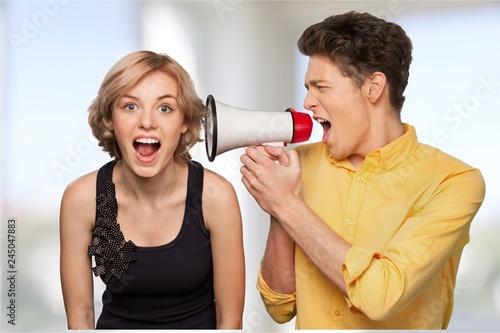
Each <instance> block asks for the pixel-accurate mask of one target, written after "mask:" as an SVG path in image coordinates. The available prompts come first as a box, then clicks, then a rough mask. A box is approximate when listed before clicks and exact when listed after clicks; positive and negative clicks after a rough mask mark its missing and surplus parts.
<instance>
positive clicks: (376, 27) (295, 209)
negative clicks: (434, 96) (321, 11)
mask: <svg viewBox="0 0 500 333" xmlns="http://www.w3.org/2000/svg"><path fill="white" fill-rule="evenodd" d="M298 46H299V49H300V51H301V52H302V53H303V54H305V55H306V56H309V65H308V69H307V73H306V77H305V86H306V88H307V90H308V93H307V95H306V98H305V100H304V107H305V108H306V109H308V110H310V111H312V112H313V117H314V119H315V120H317V121H318V122H319V123H320V124H321V125H322V126H323V130H324V133H323V137H322V142H317V143H311V144H306V145H303V146H300V147H297V148H296V149H295V150H290V151H288V152H285V151H284V150H283V148H281V147H270V146H264V147H256V148H248V149H247V151H246V154H244V155H242V156H241V161H242V163H243V166H242V168H241V173H242V176H243V177H242V181H243V183H244V185H245V186H246V188H247V189H248V191H249V192H250V193H251V194H252V195H253V196H254V197H255V199H256V201H257V202H258V203H259V205H260V206H261V207H262V209H264V210H265V211H266V212H267V213H269V214H270V215H271V224H270V229H269V235H268V240H267V245H266V249H265V253H264V257H263V260H262V264H261V268H260V271H259V276H258V282H257V288H258V290H259V291H260V293H261V296H262V298H263V300H264V304H265V306H266V308H267V311H268V312H269V314H270V315H271V316H272V317H273V319H274V320H275V321H277V322H280V323H283V322H287V321H289V320H291V319H292V318H293V317H295V316H296V324H295V325H296V328H298V329H316V328H318V329H344V328H353V329H368V328H370V329H443V328H446V327H447V326H448V323H449V321H450V317H451V314H452V308H453V290H454V287H455V280H456V274H457V269H458V265H459V261H460V257H461V254H462V250H463V248H464V246H465V244H466V243H468V241H469V227H470V224H471V221H472V219H473V218H474V216H475V214H476V212H477V211H478V209H479V207H480V206H481V204H482V201H483V198H484V194H485V184H484V180H483V177H482V175H481V173H480V171H479V170H477V169H475V168H472V167H470V166H468V165H467V164H465V163H463V162H461V161H459V160H458V159H456V158H454V157H452V156H450V155H447V154H446V153H444V152H442V151H440V150H438V149H436V148H433V147H430V146H427V145H425V144H422V143H419V142H418V140H417V136H416V131H415V129H414V128H413V127H412V126H411V125H409V124H405V123H402V122H401V118H400V112H401V109H402V106H403V102H404V96H403V92H404V90H405V88H406V85H407V82H408V76H409V66H410V62H411V59H412V56H411V51H412V44H411V41H410V39H409V38H408V37H407V36H406V34H405V32H404V31H403V29H402V28H401V27H400V26H398V25H396V24H394V23H390V22H386V21H384V20H381V19H378V18H376V17H374V16H372V15H369V14H363V13H356V12H349V13H346V14H343V15H336V16H331V17H329V18H327V19H325V20H324V21H323V22H320V23H318V24H314V25H312V26H311V27H309V28H308V29H306V30H305V32H304V33H303V35H302V36H301V37H300V39H299V42H298Z"/></svg>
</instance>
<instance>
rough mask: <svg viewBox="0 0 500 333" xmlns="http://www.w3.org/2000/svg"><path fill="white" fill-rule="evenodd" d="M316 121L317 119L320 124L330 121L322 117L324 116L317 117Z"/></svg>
mask: <svg viewBox="0 0 500 333" xmlns="http://www.w3.org/2000/svg"><path fill="white" fill-rule="evenodd" d="M316 121H317V122H318V123H320V124H321V123H327V122H328V120H326V119H322V118H318V119H316Z"/></svg>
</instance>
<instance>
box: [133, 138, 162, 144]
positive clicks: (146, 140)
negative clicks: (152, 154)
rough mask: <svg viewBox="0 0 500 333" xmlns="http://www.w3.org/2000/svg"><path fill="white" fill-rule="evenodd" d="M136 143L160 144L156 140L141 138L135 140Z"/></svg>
mask: <svg viewBox="0 0 500 333" xmlns="http://www.w3.org/2000/svg"><path fill="white" fill-rule="evenodd" d="M135 142H139V143H148V144H153V143H158V140H155V139H153V138H139V139H137V140H135Z"/></svg>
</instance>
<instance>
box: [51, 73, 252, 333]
mask: <svg viewBox="0 0 500 333" xmlns="http://www.w3.org/2000/svg"><path fill="white" fill-rule="evenodd" d="M178 95H179V94H178V87H177V83H176V81H175V80H174V79H172V78H171V77H170V76H169V75H168V74H166V73H164V72H161V71H155V72H153V73H151V74H148V75H147V76H146V77H144V78H143V79H142V80H141V81H139V82H138V83H137V84H136V86H134V88H132V89H131V90H130V91H127V92H126V93H125V95H124V96H123V97H122V98H120V99H119V100H118V103H117V105H116V107H115V109H114V110H113V113H112V122H111V124H110V126H111V128H112V129H113V130H114V133H115V136H116V140H117V142H118V145H119V147H120V150H121V152H122V154H123V158H122V160H121V161H118V162H117V164H116V165H115V168H114V171H113V182H114V183H115V188H116V198H117V202H118V211H119V215H118V218H117V222H118V223H119V224H120V228H121V230H122V233H123V235H124V237H125V240H132V241H133V242H134V243H135V244H136V245H138V246H146V247H148V246H158V245H163V244H166V243H168V242H170V241H172V240H173V239H175V237H176V236H177V234H178V232H179V230H180V228H181V225H182V220H183V215H184V207H185V200H186V195H185V194H186V191H187V177H188V167H187V165H186V164H185V163H183V162H177V161H175V160H174V158H173V153H174V151H175V149H176V147H177V144H178V142H179V138H180V135H181V134H182V133H184V132H185V131H186V130H187V126H186V125H185V124H184V123H183V113H182V110H181V109H180V108H179V105H178V102H177V97H178ZM138 137H141V138H155V139H156V140H158V141H159V142H160V144H161V147H160V149H159V150H158V151H157V152H156V153H155V156H154V157H153V158H151V157H144V156H141V155H140V154H138V153H137V151H136V150H135V148H134V145H133V142H134V141H135V139H137V138H138ZM96 177H97V171H94V172H91V173H89V174H87V175H84V176H82V177H80V178H79V179H77V180H75V181H74V182H73V183H71V184H70V185H68V187H67V188H66V190H65V192H64V194H63V198H62V202H61V211H60V235H61V237H60V238H61V282H62V290H63V296H64V304H65V309H66V313H67V319H68V327H69V328H70V329H94V328H95V315H94V305H93V304H94V299H93V293H94V292H93V275H92V271H91V258H90V257H89V256H88V255H87V249H88V246H89V245H90V244H91V239H92V230H93V227H94V222H95V209H96V204H95V184H96ZM203 186H204V191H203V196H202V202H203V206H202V209H203V214H204V218H205V223H206V226H207V228H208V230H209V232H210V238H211V246H212V253H213V266H214V291H215V299H216V311H217V328H220V329H222V328H225V329H239V328H241V327H242V314H243V304H244V290H245V262H244V252H243V239H242V225H241V214H240V209H239V204H238V200H237V197H236V193H235V191H234V189H233V186H232V185H231V184H230V183H229V182H228V181H227V180H226V179H224V178H223V177H221V176H220V175H218V174H216V173H214V172H211V171H209V170H206V169H205V177H204V184H203ZM160 207H161V209H160ZM221 212H223V214H221Z"/></svg>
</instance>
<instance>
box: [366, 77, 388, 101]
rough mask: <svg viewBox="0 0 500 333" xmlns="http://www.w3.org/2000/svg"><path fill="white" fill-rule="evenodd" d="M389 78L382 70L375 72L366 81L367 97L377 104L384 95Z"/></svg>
mask: <svg viewBox="0 0 500 333" xmlns="http://www.w3.org/2000/svg"><path fill="white" fill-rule="evenodd" d="M386 83H387V78H386V76H385V74H384V73H382V72H375V73H373V74H372V75H371V76H370V77H369V78H368V80H367V82H366V97H367V98H368V100H369V101H370V102H371V103H373V104H375V103H377V101H378V100H379V99H380V97H381V96H382V95H383V93H384V91H385V90H386V87H387V84H386Z"/></svg>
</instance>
